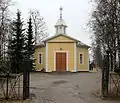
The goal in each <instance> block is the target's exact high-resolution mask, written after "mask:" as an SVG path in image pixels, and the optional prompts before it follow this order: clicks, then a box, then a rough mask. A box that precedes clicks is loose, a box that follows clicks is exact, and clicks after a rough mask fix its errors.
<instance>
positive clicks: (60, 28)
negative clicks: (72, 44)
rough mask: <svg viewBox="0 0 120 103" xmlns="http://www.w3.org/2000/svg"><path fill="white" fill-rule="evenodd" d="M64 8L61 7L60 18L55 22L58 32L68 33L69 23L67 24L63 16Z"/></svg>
mask: <svg viewBox="0 0 120 103" xmlns="http://www.w3.org/2000/svg"><path fill="white" fill-rule="evenodd" d="M62 10H63V8H62V7H60V18H59V19H58V20H57V23H56V24H55V28H56V34H66V28H67V25H66V24H65V22H64V20H63V18H62Z"/></svg>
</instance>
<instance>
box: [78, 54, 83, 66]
mask: <svg viewBox="0 0 120 103" xmlns="http://www.w3.org/2000/svg"><path fill="white" fill-rule="evenodd" d="M80 54H82V64H81V63H80ZM79 64H80V65H83V64H84V53H83V52H79Z"/></svg>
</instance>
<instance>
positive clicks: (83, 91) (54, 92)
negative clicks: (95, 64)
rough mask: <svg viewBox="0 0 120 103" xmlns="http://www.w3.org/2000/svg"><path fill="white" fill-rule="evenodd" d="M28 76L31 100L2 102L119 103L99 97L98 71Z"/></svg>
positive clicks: (99, 77)
mask: <svg viewBox="0 0 120 103" xmlns="http://www.w3.org/2000/svg"><path fill="white" fill-rule="evenodd" d="M30 77H31V82H30V97H31V98H32V101H31V100H28V101H24V102H23V101H18V102H16V101H14V102H13V101H11V102H7V101H6V102H4V103H120V101H113V100H102V99H100V97H99V94H98V93H97V92H96V91H97V90H99V89H100V85H101V83H100V82H101V73H100V72H96V73H88V72H80V73H62V74H57V73H31V76H30ZM95 94H98V95H97V96H96V95H95ZM0 103H3V102H0Z"/></svg>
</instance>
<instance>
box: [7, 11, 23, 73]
mask: <svg viewBox="0 0 120 103" xmlns="http://www.w3.org/2000/svg"><path fill="white" fill-rule="evenodd" d="M11 26H12V31H13V34H12V37H11V40H10V41H9V49H8V50H9V56H10V58H11V59H10V61H11V69H12V72H16V73H19V72H21V71H22V67H20V66H21V64H22V63H23V62H24V56H25V53H24V52H25V36H24V30H25V29H23V22H22V20H21V13H20V11H19V10H18V11H17V19H16V20H15V21H13V23H12V25H11Z"/></svg>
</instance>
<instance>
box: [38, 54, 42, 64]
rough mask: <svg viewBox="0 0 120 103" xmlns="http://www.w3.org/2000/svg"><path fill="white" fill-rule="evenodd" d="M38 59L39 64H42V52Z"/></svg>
mask: <svg viewBox="0 0 120 103" xmlns="http://www.w3.org/2000/svg"><path fill="white" fill-rule="evenodd" d="M38 61H39V64H42V54H41V53H40V54H39V55H38Z"/></svg>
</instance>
